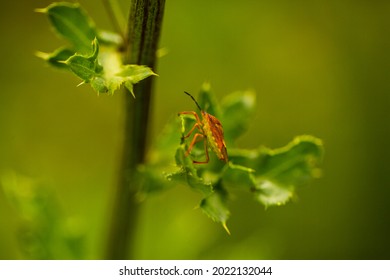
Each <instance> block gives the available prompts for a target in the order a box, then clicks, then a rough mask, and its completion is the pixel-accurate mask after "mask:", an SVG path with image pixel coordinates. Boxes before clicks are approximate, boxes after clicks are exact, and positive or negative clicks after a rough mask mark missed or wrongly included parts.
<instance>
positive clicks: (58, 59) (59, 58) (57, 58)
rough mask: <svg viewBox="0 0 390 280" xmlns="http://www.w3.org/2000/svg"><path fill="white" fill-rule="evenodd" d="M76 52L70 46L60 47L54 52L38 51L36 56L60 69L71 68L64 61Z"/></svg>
mask: <svg viewBox="0 0 390 280" xmlns="http://www.w3.org/2000/svg"><path fill="white" fill-rule="evenodd" d="M74 54H75V52H74V51H73V50H71V49H68V48H64V47H62V48H59V49H57V50H55V51H54V52H52V53H44V52H37V53H36V56H38V57H40V58H42V59H43V60H46V62H48V63H49V64H50V65H51V66H54V67H56V68H60V69H69V68H68V65H66V64H65V63H64V61H66V60H68V59H69V58H70V57H71V56H72V55H74Z"/></svg>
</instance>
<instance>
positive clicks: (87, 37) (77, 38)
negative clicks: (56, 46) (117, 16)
mask: <svg viewBox="0 0 390 280" xmlns="http://www.w3.org/2000/svg"><path fill="white" fill-rule="evenodd" d="M36 11H37V12H41V13H44V14H46V15H47V16H48V18H49V20H50V22H51V24H52V26H53V27H54V30H55V31H56V33H57V34H58V35H59V36H61V37H63V38H64V39H66V40H68V41H69V42H71V44H72V46H73V47H74V48H75V50H76V51H77V52H81V53H85V52H89V51H90V48H91V41H92V40H93V39H94V38H95V37H97V32H96V28H95V24H94V23H93V21H92V19H91V18H90V17H89V16H88V15H87V13H86V12H85V11H84V10H83V9H82V8H81V7H80V5H79V4H77V3H68V2H59V3H53V4H50V5H49V6H48V7H46V8H44V9H37V10H36Z"/></svg>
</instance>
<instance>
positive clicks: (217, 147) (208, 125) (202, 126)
mask: <svg viewBox="0 0 390 280" xmlns="http://www.w3.org/2000/svg"><path fill="white" fill-rule="evenodd" d="M184 93H185V94H187V95H188V96H189V97H191V98H192V100H193V101H194V102H195V104H196V106H197V107H198V109H199V110H200V112H201V114H202V120H201V119H200V118H199V116H198V114H197V113H196V112H194V111H184V112H180V113H179V114H178V115H179V116H180V115H193V116H194V117H195V119H196V123H195V124H194V126H193V127H192V128H191V130H190V131H189V132H188V133H187V135H185V136H184V137H183V138H184V139H186V138H188V137H190V136H191V134H192V132H194V130H195V129H198V131H199V132H197V133H195V135H194V138H192V141H191V144H190V146H189V147H188V150H187V151H186V153H185V156H188V155H189V154H190V152H191V150H192V149H193V148H194V145H195V144H196V143H197V142H199V141H201V140H202V139H203V141H204V142H203V143H204V150H205V154H206V160H205V161H196V160H193V161H192V162H193V163H196V164H202V163H208V162H209V152H208V145H210V146H211V148H212V150H213V151H214V153H215V154H216V155H217V157H218V158H219V159H220V160H222V161H224V162H228V154H227V150H226V144H225V140H224V138H223V129H222V124H221V122H220V121H219V120H218V119H217V118H216V117H214V116H213V115H210V114H209V113H206V112H205V111H203V110H202V108H201V107H200V106H199V104H198V102H197V101H196V100H195V98H194V97H193V96H192V95H191V94H189V93H188V92H186V91H185V92H184Z"/></svg>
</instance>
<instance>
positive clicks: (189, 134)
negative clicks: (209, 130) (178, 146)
mask: <svg viewBox="0 0 390 280" xmlns="http://www.w3.org/2000/svg"><path fill="white" fill-rule="evenodd" d="M195 128H198V129H199V130H200V126H199V124H198V123H195V124H194V126H193V127H192V128H191V130H190V131H189V132H188V133H187V135H185V136H183V138H184V139H186V138H188V137H190V136H191V134H192V132H194V130H195Z"/></svg>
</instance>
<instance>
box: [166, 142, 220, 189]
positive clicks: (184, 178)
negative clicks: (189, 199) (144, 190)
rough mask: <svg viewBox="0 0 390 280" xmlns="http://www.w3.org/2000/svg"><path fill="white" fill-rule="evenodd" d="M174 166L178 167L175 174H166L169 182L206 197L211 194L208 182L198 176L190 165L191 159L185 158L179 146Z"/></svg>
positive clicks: (210, 186)
mask: <svg viewBox="0 0 390 280" xmlns="http://www.w3.org/2000/svg"><path fill="white" fill-rule="evenodd" d="M175 158H176V164H177V166H178V167H179V168H178V169H177V170H176V171H175V172H172V173H168V174H167V176H166V178H167V179H168V180H169V181H177V182H181V183H186V184H188V185H189V186H190V187H191V188H192V189H194V190H195V191H198V192H200V193H202V194H203V195H204V196H208V195H210V194H211V193H212V192H213V187H212V184H211V182H210V181H208V180H205V179H204V178H201V177H199V176H198V171H197V170H196V168H195V167H194V164H193V163H192V159H191V158H189V157H186V156H185V150H184V147H183V145H181V146H180V147H179V148H178V149H177V151H176V156H175Z"/></svg>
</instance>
